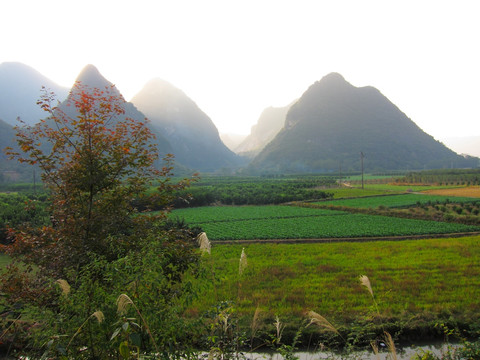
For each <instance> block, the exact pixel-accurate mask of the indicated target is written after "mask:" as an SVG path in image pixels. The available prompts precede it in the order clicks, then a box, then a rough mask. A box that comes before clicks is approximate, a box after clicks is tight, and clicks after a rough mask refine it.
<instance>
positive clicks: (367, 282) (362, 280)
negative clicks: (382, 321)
mask: <svg viewBox="0 0 480 360" xmlns="http://www.w3.org/2000/svg"><path fill="white" fill-rule="evenodd" d="M359 280H360V283H361V284H362V285H363V286H365V287H366V288H367V290H368V292H369V293H370V295H372V300H373V304H374V305H375V309H376V310H377V315H378V316H380V311H379V310H378V304H377V301H376V300H375V296H374V295H373V290H372V284H370V279H369V278H368V276H367V275H360V277H359Z"/></svg>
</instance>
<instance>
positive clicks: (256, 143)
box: [235, 102, 294, 158]
mask: <svg viewBox="0 0 480 360" xmlns="http://www.w3.org/2000/svg"><path fill="white" fill-rule="evenodd" d="M292 104H294V102H292V103H290V104H288V105H287V106H284V107H272V106H271V107H268V108H266V109H265V110H263V112H262V114H261V115H260V117H259V119H258V121H257V124H256V125H254V126H252V130H251V132H250V135H249V136H247V137H246V138H245V140H243V141H242V142H241V143H240V144H239V145H238V146H237V147H236V148H235V152H236V153H237V154H239V155H243V156H246V157H248V158H253V157H255V156H256V155H258V153H259V152H260V151H262V150H263V148H264V147H265V146H266V145H267V144H268V143H269V142H270V141H272V140H273V138H274V137H275V136H276V135H277V134H278V132H279V131H280V130H281V129H282V128H283V126H284V125H285V118H286V116H287V112H288V110H290V107H291V106H292Z"/></svg>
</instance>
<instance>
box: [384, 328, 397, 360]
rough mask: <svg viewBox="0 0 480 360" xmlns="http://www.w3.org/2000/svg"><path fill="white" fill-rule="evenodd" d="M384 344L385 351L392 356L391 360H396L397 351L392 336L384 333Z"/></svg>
mask: <svg viewBox="0 0 480 360" xmlns="http://www.w3.org/2000/svg"><path fill="white" fill-rule="evenodd" d="M385 344H386V345H387V349H388V351H389V352H390V354H391V355H392V360H397V359H398V358H397V350H396V349H395V344H394V343H393V339H392V335H390V334H389V333H388V332H386V331H385Z"/></svg>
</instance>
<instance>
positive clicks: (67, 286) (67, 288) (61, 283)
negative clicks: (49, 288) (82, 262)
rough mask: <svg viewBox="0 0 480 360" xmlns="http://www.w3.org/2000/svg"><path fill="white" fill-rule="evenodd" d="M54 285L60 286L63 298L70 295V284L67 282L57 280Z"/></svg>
mask: <svg viewBox="0 0 480 360" xmlns="http://www.w3.org/2000/svg"><path fill="white" fill-rule="evenodd" d="M56 283H57V284H58V285H59V286H60V289H61V290H62V294H63V295H64V296H67V295H68V294H69V293H70V284H69V283H68V282H67V280H63V279H58V280H57V281H56Z"/></svg>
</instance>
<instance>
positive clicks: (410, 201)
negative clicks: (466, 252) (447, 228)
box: [316, 194, 477, 208]
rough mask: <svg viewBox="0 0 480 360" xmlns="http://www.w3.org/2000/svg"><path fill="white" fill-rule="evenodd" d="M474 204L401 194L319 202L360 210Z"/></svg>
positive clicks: (437, 197)
mask: <svg viewBox="0 0 480 360" xmlns="http://www.w3.org/2000/svg"><path fill="white" fill-rule="evenodd" d="M446 201H447V202H457V203H465V202H474V201H477V199H474V198H468V197H453V196H440V195H424V194H401V195H388V196H372V197H359V198H353V199H339V200H332V201H322V202H317V203H316V204H319V205H338V206H348V207H358V208H376V207H379V206H385V207H388V208H395V207H406V206H414V205H416V204H427V203H432V204H435V203H444V202H446Z"/></svg>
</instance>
